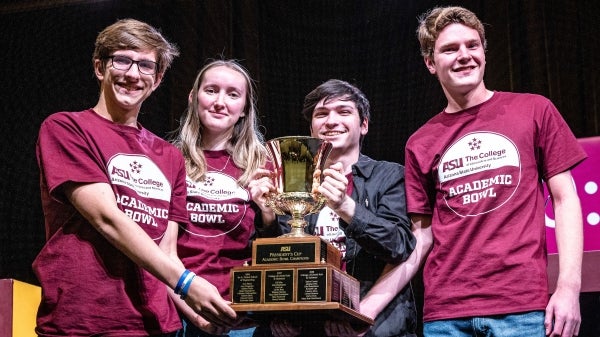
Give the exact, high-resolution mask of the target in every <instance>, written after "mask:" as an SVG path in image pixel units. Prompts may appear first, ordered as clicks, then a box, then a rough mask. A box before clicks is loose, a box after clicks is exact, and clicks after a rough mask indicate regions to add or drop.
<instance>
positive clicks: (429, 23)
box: [417, 6, 487, 58]
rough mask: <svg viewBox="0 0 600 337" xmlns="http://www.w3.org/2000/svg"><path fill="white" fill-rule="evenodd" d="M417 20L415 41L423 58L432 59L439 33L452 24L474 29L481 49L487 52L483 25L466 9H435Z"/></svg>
mask: <svg viewBox="0 0 600 337" xmlns="http://www.w3.org/2000/svg"><path fill="white" fill-rule="evenodd" d="M418 20H419V26H418V28H417V39H418V40H419V44H420V45H421V55H422V56H423V57H425V58H433V52H434V49H435V41H436V40H437V38H438V36H439V35H440V32H441V31H442V30H443V29H444V28H446V26H448V25H450V24H453V23H459V24H462V25H465V26H467V27H469V28H472V29H475V30H476V31H477V33H479V37H480V38H481V43H482V44H483V49H484V50H487V40H486V39H485V28H484V27H483V23H481V21H480V20H479V19H478V18H477V15H475V13H473V12H471V11H470V10H468V9H466V8H463V7H457V6H450V7H435V8H433V9H431V10H429V11H427V12H425V13H423V14H422V15H421V16H420V17H419V18H418Z"/></svg>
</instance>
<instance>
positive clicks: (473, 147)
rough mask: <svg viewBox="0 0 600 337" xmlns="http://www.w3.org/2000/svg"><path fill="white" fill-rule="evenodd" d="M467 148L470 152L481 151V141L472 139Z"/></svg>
mask: <svg viewBox="0 0 600 337" xmlns="http://www.w3.org/2000/svg"><path fill="white" fill-rule="evenodd" d="M469 148H470V149H471V151H475V150H481V140H479V139H477V138H473V140H471V141H470V142H469Z"/></svg>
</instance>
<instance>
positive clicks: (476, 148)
mask: <svg viewBox="0 0 600 337" xmlns="http://www.w3.org/2000/svg"><path fill="white" fill-rule="evenodd" d="M585 157H586V155H585V152H583V150H582V149H581V147H580V146H579V144H578V143H577V140H576V139H575V137H574V136H573V134H572V132H571V131H570V130H569V128H568V126H567V124H566V123H565V121H564V120H563V119H562V117H561V116H560V114H559V113H558V111H557V110H556V108H555V107H554V105H552V103H551V102H550V101H549V100H547V99H546V98H544V97H542V96H538V95H531V94H514V93H507V92H495V93H494V95H493V97H492V98H491V99H489V100H488V101H486V102H484V103H482V104H480V105H477V106H474V107H472V108H469V109H466V110H463V111H460V112H457V113H452V114H448V113H445V112H442V113H440V114H438V115H436V116H435V117H433V118H432V119H431V120H430V121H428V122H427V123H426V124H425V125H424V126H423V127H422V128H420V129H419V130H418V131H417V132H415V134H413V135H412V136H411V137H410V139H409V140H408V143H407V145H406V165H405V167H406V198H407V207H408V212H409V213H416V214H429V215H432V224H431V229H432V231H433V239H434V242H433V248H432V251H431V252H430V254H429V256H428V258H427V260H426V263H425V267H424V268H425V269H424V275H423V279H424V282H425V307H424V320H425V321H432V320H440V319H451V318H458V317H468V316H481V315H494V314H506V313H515V312H525V311H531V310H543V309H544V308H545V307H546V304H547V302H548V285H547V277H546V249H545V246H546V245H545V221H544V202H545V200H544V197H543V194H542V185H541V180H542V179H546V180H547V179H548V178H550V177H552V176H554V175H556V174H558V173H560V172H563V171H565V170H569V169H570V168H572V167H573V166H575V165H576V164H578V163H579V162H580V161H582V160H583V159H584V158H585Z"/></svg>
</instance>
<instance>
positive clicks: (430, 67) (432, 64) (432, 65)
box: [423, 56, 436, 75]
mask: <svg viewBox="0 0 600 337" xmlns="http://www.w3.org/2000/svg"><path fill="white" fill-rule="evenodd" d="M423 61H425V66H426V67H427V69H428V70H429V73H430V74H432V75H435V74H436V69H435V62H434V61H433V57H429V56H425V57H423Z"/></svg>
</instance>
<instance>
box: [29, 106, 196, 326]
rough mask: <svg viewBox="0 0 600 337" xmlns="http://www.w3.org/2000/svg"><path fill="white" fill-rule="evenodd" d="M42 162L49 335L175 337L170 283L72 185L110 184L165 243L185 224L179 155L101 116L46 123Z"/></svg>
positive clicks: (40, 271)
mask: <svg viewBox="0 0 600 337" xmlns="http://www.w3.org/2000/svg"><path fill="white" fill-rule="evenodd" d="M37 158H38V163H39V166H40V186H41V194H42V206H43V211H44V216H45V224H46V236H47V242H46V244H45V245H44V247H43V248H42V250H41V252H40V253H39V255H38V256H37V257H36V259H35V261H34V263H33V268H34V271H35V273H36V275H37V277H38V279H39V281H40V283H41V286H42V289H43V292H42V302H41V306H40V308H39V311H38V317H37V328H36V331H37V333H38V334H40V335H41V336H50V335H51V336H54V335H69V336H71V335H72V336H75V335H92V334H102V335H103V336H142V335H147V334H160V333H165V332H171V331H175V330H177V329H178V328H179V327H180V320H179V318H178V315H177V311H176V310H175V307H174V305H173V303H172V302H171V301H170V300H169V298H168V295H167V288H166V285H164V284H163V283H161V282H160V281H159V280H158V279H156V278H155V277H154V276H152V275H151V274H150V273H148V272H147V271H145V270H144V269H142V268H140V267H138V266H137V265H136V264H135V263H133V262H132V261H131V260H130V259H129V258H127V257H126V256H125V255H124V254H122V253H121V252H120V251H119V250H117V249H116V248H115V247H114V246H113V245H112V244H110V243H109V242H108V241H107V240H106V239H105V238H104V237H103V236H102V235H101V234H100V233H99V232H98V231H97V230H96V229H95V228H94V227H93V226H92V225H91V224H90V223H89V222H88V221H86V220H85V218H84V217H83V216H81V214H80V213H79V212H77V210H76V209H75V208H74V207H73V206H72V205H71V204H70V203H69V202H68V200H66V197H65V196H64V194H63V193H62V189H61V186H62V185H63V184H64V183H66V182H77V183H107V184H110V186H111V187H112V189H113V191H114V193H115V197H116V199H117V203H118V205H119V208H120V209H121V210H122V211H123V212H124V213H125V214H126V215H128V216H129V217H130V218H132V219H133V220H134V221H135V222H137V224H138V225H139V226H140V227H141V228H142V229H143V230H144V231H145V232H146V233H147V234H148V235H149V236H150V237H151V238H152V239H153V240H154V241H155V242H156V243H157V244H158V243H159V242H160V240H161V238H162V237H163V235H164V233H165V230H166V228H167V223H168V221H169V220H172V221H176V222H185V221H186V219H187V212H186V210H185V195H186V190H185V166H184V162H183V158H182V156H181V153H180V152H179V150H177V149H176V148H175V147H173V146H172V145H170V144H169V143H167V142H166V141H164V140H162V139H160V138H159V137H157V136H155V135H154V134H152V133H151V132H149V131H148V130H146V129H144V128H142V127H141V126H139V125H138V128H133V127H128V126H123V125H118V124H114V123H112V122H110V121H109V120H107V119H104V118H102V117H101V116H99V115H97V114H96V113H95V112H94V111H93V110H86V111H82V112H60V113H56V114H53V115H51V116H50V117H48V118H47V119H46V120H45V121H44V122H43V123H42V126H41V129H40V133H39V138H38V144H37Z"/></svg>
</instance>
